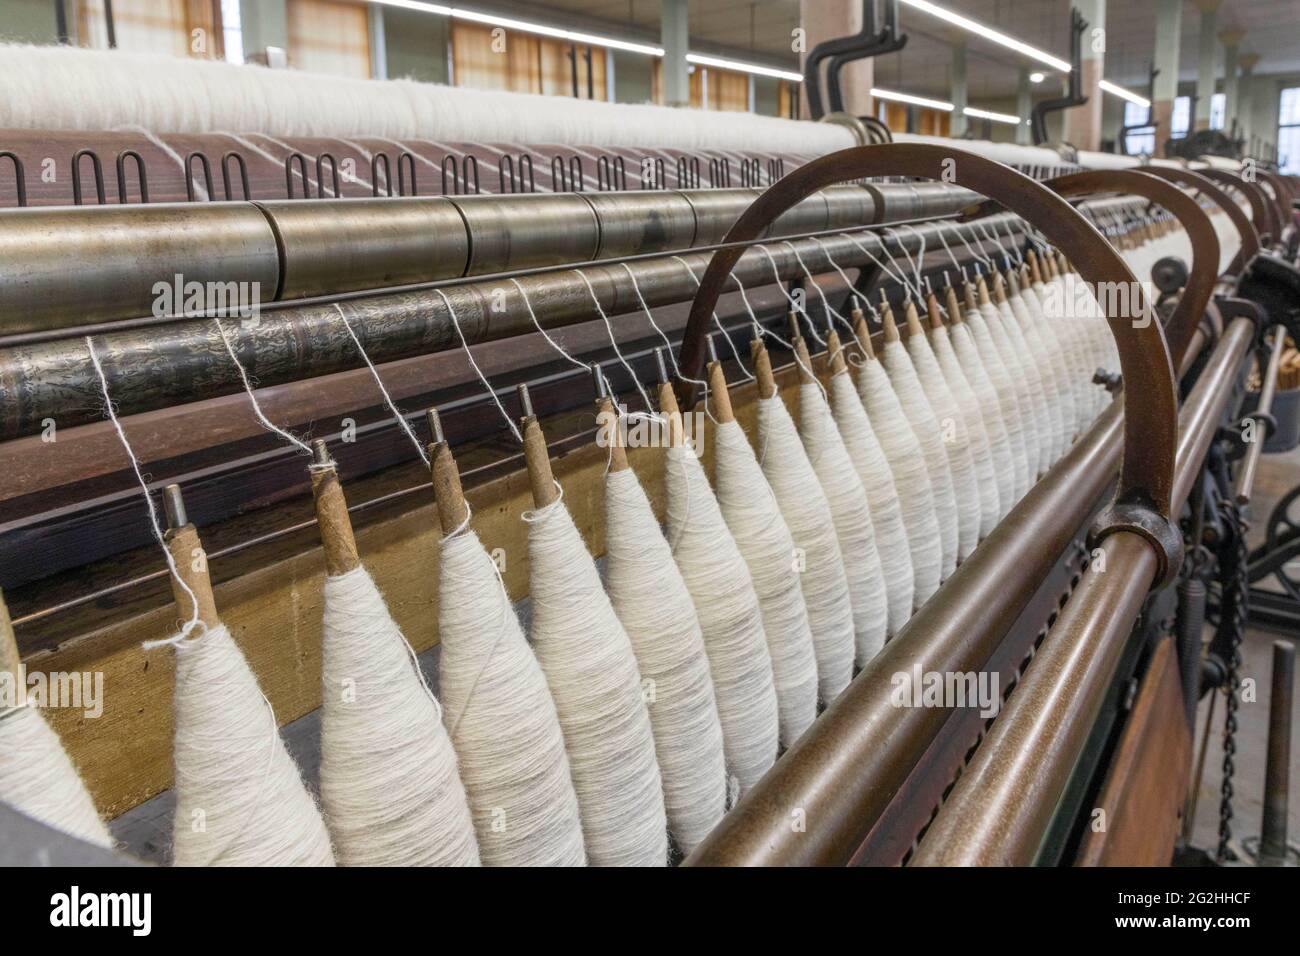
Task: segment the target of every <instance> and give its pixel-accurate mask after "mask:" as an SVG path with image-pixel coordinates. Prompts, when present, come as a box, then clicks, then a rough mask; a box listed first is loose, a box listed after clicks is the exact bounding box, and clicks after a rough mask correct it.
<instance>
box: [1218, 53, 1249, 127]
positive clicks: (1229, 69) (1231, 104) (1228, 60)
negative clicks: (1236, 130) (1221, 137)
mask: <svg viewBox="0 0 1300 956" xmlns="http://www.w3.org/2000/svg"><path fill="white" fill-rule="evenodd" d="M1245 38H1246V34H1244V33H1242V32H1241V31H1240V30H1225V31H1224V32H1223V33H1220V34H1219V39H1220V40H1222V41H1223V130H1224V132H1225V133H1227V134H1228V135H1229V136H1231V135H1232V127H1233V124H1237V125H1238V126H1240V122H1239V117H1238V116H1237V51H1238V50H1239V49H1240V48H1241V41H1242V40H1244V39H1245Z"/></svg>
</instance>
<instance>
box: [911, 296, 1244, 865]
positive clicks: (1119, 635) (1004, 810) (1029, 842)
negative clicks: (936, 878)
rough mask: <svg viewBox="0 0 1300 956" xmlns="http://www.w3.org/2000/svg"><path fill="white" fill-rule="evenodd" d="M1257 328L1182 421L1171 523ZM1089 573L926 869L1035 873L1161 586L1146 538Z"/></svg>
mask: <svg viewBox="0 0 1300 956" xmlns="http://www.w3.org/2000/svg"><path fill="white" fill-rule="evenodd" d="M1253 333H1254V326H1253V325H1252V323H1251V322H1250V321H1249V320H1247V319H1236V320H1234V321H1233V322H1232V324H1231V325H1229V327H1228V329H1227V330H1226V331H1225V333H1224V336H1223V339H1222V340H1221V341H1220V343H1219V346H1218V347H1217V348H1216V349H1215V352H1214V355H1213V356H1212V357H1211V360H1210V362H1209V363H1208V364H1207V365H1206V368H1205V371H1204V372H1203V373H1202V374H1201V376H1200V378H1199V379H1198V380H1197V383H1196V386H1195V387H1194V388H1193V389H1192V392H1191V394H1190V395H1188V397H1187V401H1186V403H1185V404H1184V406H1183V410H1182V413H1181V414H1180V416H1179V441H1178V449H1177V455H1176V458H1175V462H1176V466H1175V477H1174V489H1175V491H1174V496H1173V500H1172V505H1173V508H1174V509H1175V513H1176V512H1177V510H1180V509H1181V508H1182V506H1183V504H1184V502H1185V501H1186V500H1187V494H1188V491H1189V490H1190V487H1191V484H1192V481H1193V480H1194V479H1195V478H1196V476H1197V475H1199V474H1200V470H1201V464H1202V462H1203V460H1204V458H1205V454H1206V452H1207V450H1208V448H1209V444H1210V442H1211V441H1212V440H1213V438H1214V434H1215V431H1216V426H1217V424H1218V421H1219V418H1220V416H1221V415H1222V412H1223V407H1224V405H1225V404H1226V403H1227V401H1228V398H1229V396H1230V394H1231V392H1232V386H1233V383H1234V381H1235V379H1236V372H1237V369H1238V368H1239V367H1240V363H1241V361H1242V359H1243V357H1244V356H1245V354H1246V352H1247V350H1248V348H1249V345H1250V342H1251V339H1252V336H1253ZM1101 559H1102V560H1101V563H1100V564H1099V565H1097V564H1094V565H1092V566H1090V568H1089V570H1088V572H1086V573H1085V574H1084V576H1083V579H1082V581H1081V583H1080V586H1079V587H1078V588H1077V589H1076V590H1075V592H1074V594H1072V595H1071V597H1070V600H1069V602H1068V603H1067V604H1066V605H1065V608H1064V609H1063V610H1062V612H1061V615H1060V617H1059V618H1058V619H1057V621H1056V624H1055V625H1054V626H1053V627H1052V629H1051V631H1049V632H1048V635H1047V639H1046V640H1045V641H1044V642H1043V645H1042V647H1041V648H1040V649H1039V651H1038V653H1037V654H1036V655H1035V656H1034V660H1033V662H1032V663H1031V664H1030V666H1029V668H1028V670H1027V671H1026V672H1025V676H1024V678H1023V679H1022V680H1021V682H1020V683H1019V685H1017V687H1016V690H1015V693H1014V694H1012V696H1011V698H1010V700H1009V701H1008V702H1007V704H1006V706H1005V707H1004V708H1003V709H1002V712H1001V713H1000V714H999V715H998V718H997V720H996V721H995V722H994V723H993V726H992V728H991V729H990V731H989V734H988V736H987V737H986V738H985V740H984V742H983V743H982V744H981V745H980V747H979V749H978V750H977V751H976V752H975V755H974V756H973V757H972V759H971V761H970V763H969V764H968V765H967V767H966V769H965V771H964V772H963V773H962V776H961V778H960V779H959V780H958V781H957V784H956V786H955V787H954V788H953V790H952V793H951V794H949V796H948V799H947V800H946V801H945V803H944V805H943V807H942V808H940V811H939V815H938V816H937V817H936V818H935V820H934V822H933V823H932V824H931V825H930V828H929V830H927V831H926V834H925V837H924V839H923V840H922V841H921V845H920V848H919V849H918V851H917V853H916V855H915V857H914V858H913V861H912V862H913V863H914V864H916V865H919V866H983V865H1007V866H1028V865H1029V864H1031V863H1033V862H1034V859H1035V857H1036V856H1037V853H1038V850H1039V848H1040V846H1041V843H1042V839H1043V836H1044V834H1045V833H1046V832H1047V828H1048V825H1049V824H1050V822H1051V818H1052V814H1053V813H1054V812H1055V810H1056V807H1057V806H1058V805H1059V803H1060V799H1061V797H1062V795H1063V794H1064V792H1065V789H1066V786H1067V785H1068V783H1069V780H1070V776H1071V774H1072V773H1073V771H1074V768H1075V766H1076V764H1077V762H1078V758H1079V755H1080V753H1081V752H1082V750H1083V746H1084V744H1085V743H1086V742H1087V739H1088V734H1089V733H1090V732H1091V729H1092V726H1093V724H1094V723H1095V722H1096V718H1097V714H1098V713H1099V712H1100V709H1101V706H1102V701H1103V699H1104V697H1105V693H1106V690H1107V688H1108V687H1109V686H1110V683H1111V680H1112V678H1113V676H1114V672H1115V668H1116V667H1117V666H1118V663H1119V660H1120V657H1121V656H1122V654H1123V650H1124V646H1125V644H1126V642H1127V639H1128V637H1129V636H1130V634H1131V633H1132V628H1133V622H1134V621H1135V620H1136V619H1137V616H1138V614H1139V613H1140V612H1141V610H1142V607H1143V605H1144V603H1145V601H1146V598H1147V593H1148V591H1149V590H1150V587H1151V585H1152V583H1153V582H1154V580H1155V575H1156V573H1157V561H1156V558H1155V552H1154V550H1153V549H1152V546H1151V544H1150V543H1149V542H1148V541H1147V540H1146V539H1145V538H1144V537H1142V536H1141V535H1138V534H1135V533H1132V532H1128V531H1118V532H1115V533H1113V534H1111V535H1108V536H1107V537H1106V538H1104V539H1103V540H1102V542H1101Z"/></svg>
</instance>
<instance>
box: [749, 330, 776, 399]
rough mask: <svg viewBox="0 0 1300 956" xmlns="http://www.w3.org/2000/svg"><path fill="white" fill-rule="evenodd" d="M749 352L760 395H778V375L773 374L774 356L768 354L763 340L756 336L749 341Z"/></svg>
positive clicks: (769, 396) (768, 396)
mask: <svg viewBox="0 0 1300 956" xmlns="http://www.w3.org/2000/svg"><path fill="white" fill-rule="evenodd" d="M749 354H750V357H751V358H752V359H753V361H754V378H755V379H757V381H758V397H759V398H772V397H773V396H774V395H776V376H775V375H773V374H772V356H770V355H768V354H767V346H765V345H764V344H763V340H762V339H759V338H755V339H754V340H753V341H752V342H750V343H749Z"/></svg>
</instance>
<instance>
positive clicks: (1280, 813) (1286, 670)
mask: <svg viewBox="0 0 1300 956" xmlns="http://www.w3.org/2000/svg"><path fill="white" fill-rule="evenodd" d="M1294 693H1295V645H1294V644H1292V643H1291V642H1290V641H1274V642H1273V686H1272V690H1271V692H1270V694H1269V698H1268V763H1267V764H1266V765H1265V768H1264V820H1263V824H1262V826H1261V828H1260V836H1259V855H1260V858H1261V860H1262V861H1266V862H1270V863H1280V862H1282V861H1283V860H1285V859H1286V858H1287V853H1288V851H1287V838H1286V829H1287V827H1286V814H1287V800H1288V794H1289V791H1290V781H1289V780H1288V776H1289V774H1290V773H1291V710H1292V703H1293V701H1292V699H1293V696H1294Z"/></svg>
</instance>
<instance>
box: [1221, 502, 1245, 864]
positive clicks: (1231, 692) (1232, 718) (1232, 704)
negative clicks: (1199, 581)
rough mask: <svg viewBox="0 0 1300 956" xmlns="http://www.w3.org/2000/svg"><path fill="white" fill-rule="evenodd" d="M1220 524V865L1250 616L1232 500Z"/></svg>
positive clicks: (1228, 827) (1227, 835)
mask: <svg viewBox="0 0 1300 956" xmlns="http://www.w3.org/2000/svg"><path fill="white" fill-rule="evenodd" d="M1219 510H1220V511H1221V512H1222V516H1223V519H1224V523H1225V524H1227V525H1228V526H1229V528H1230V529H1231V531H1232V534H1233V536H1234V538H1235V540H1234V541H1233V549H1234V555H1233V565H1232V567H1231V569H1230V574H1231V577H1230V578H1225V579H1224V580H1223V592H1222V593H1223V604H1222V608H1221V612H1220V615H1219V629H1220V631H1221V632H1226V634H1227V638H1228V647H1229V654H1228V660H1227V675H1226V680H1225V681H1224V690H1225V695H1226V696H1225V700H1224V718H1223V784H1222V787H1221V790H1220V793H1221V795H1220V798H1219V848H1218V851H1217V853H1216V854H1215V859H1216V860H1217V861H1218V862H1220V863H1222V862H1224V861H1225V860H1227V859H1228V858H1229V850H1228V843H1229V842H1230V841H1231V839H1232V797H1233V788H1232V778H1233V775H1234V773H1235V772H1236V763H1235V761H1234V759H1233V758H1234V757H1235V756H1236V753H1237V706H1238V703H1239V701H1238V698H1237V695H1238V692H1239V690H1240V684H1241V680H1240V677H1239V676H1238V673H1237V672H1238V670H1239V669H1240V668H1241V642H1242V638H1244V637H1245V634H1246V618H1247V617H1248V616H1249V614H1250V605H1249V601H1250V579H1249V575H1248V573H1247V572H1248V566H1247V565H1248V557H1247V548H1246V531H1247V524H1246V520H1245V519H1244V518H1243V517H1242V514H1241V508H1240V507H1239V506H1238V505H1237V504H1236V502H1234V501H1230V500H1228V499H1223V500H1221V501H1220V502H1219Z"/></svg>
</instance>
